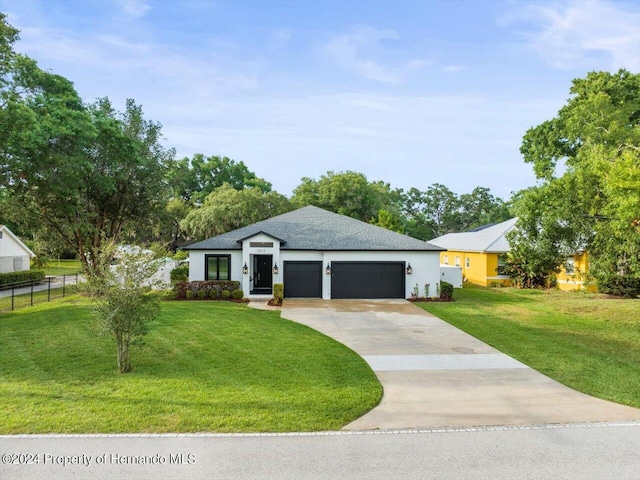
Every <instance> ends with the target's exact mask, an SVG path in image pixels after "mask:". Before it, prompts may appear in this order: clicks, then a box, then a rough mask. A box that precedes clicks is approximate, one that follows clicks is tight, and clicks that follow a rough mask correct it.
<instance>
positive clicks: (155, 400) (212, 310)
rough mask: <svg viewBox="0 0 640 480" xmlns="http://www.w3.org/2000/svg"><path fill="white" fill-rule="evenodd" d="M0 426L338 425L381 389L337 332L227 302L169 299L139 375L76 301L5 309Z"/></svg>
mask: <svg viewBox="0 0 640 480" xmlns="http://www.w3.org/2000/svg"><path fill="white" fill-rule="evenodd" d="M0 343H1V344H2V345H3V349H2V351H1V352H0V386H1V388H0V405H1V406H2V409H3V412H6V415H3V416H2V417H1V418H0V433H47V432H69V433H78V432H85V433H91V432H105V433H106V432H196V431H212V432H213V431H215V432H250V431H251V432H253V431H255V432H264V431H300V430H305V431H313V430H327V429H338V428H340V427H342V426H343V425H345V424H347V423H349V422H350V421H351V420H353V419H355V418H357V417H358V416H360V415H362V414H364V413H365V412H367V411H368V410H370V409H371V408H373V407H374V406H375V405H376V404H377V403H378V402H379V401H380V398H381V394H382V389H381V386H380V384H379V382H378V381H377V379H376V377H375V375H374V374H373V372H372V371H371V369H370V368H369V367H368V365H367V364H366V363H365V362H364V361H363V360H362V359H361V358H360V357H358V356H357V355H356V354H355V353H353V352H352V351H351V350H349V349H347V348H346V347H344V346H343V345H341V344H339V343H337V342H335V341H333V340H332V339H330V338H328V337H326V336H324V335H322V334H319V333H318V332H316V331H314V330H311V329H309V328H307V327H304V326H302V325H298V324H296V323H293V322H289V321H287V320H283V319H281V318H280V317H279V314H278V313H277V312H265V311H258V310H252V309H249V308H247V307H246V306H245V305H237V304H232V303H227V302H164V303H163V304H162V315H161V317H160V318H159V320H158V321H156V322H153V323H152V324H151V331H150V333H149V335H148V336H147V337H146V338H145V344H144V345H143V346H141V347H139V348H136V349H134V350H133V352H132V361H133V366H134V371H133V372H131V373H129V374H125V375H122V374H119V373H117V371H116V365H115V343H114V342H113V340H111V339H110V338H109V337H104V336H98V335H96V331H95V327H94V323H93V320H92V319H91V317H90V315H89V308H88V303H87V301H86V300H85V299H82V298H80V297H72V298H71V299H65V300H60V301H55V302H52V303H50V304H46V305H40V306H37V307H34V308H32V309H25V310H21V311H17V312H13V313H11V314H5V315H2V316H0Z"/></svg>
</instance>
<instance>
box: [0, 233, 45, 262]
mask: <svg viewBox="0 0 640 480" xmlns="http://www.w3.org/2000/svg"><path fill="white" fill-rule="evenodd" d="M35 256H36V254H35V253H33V252H32V251H31V250H30V249H29V247H27V246H26V245H25V244H24V243H22V240H20V239H19V238H18V237H16V236H15V235H14V234H13V232H12V231H11V230H9V229H8V228H7V226H6V225H0V273H10V272H22V271H24V270H29V269H30V268H31V259H32V258H33V257H35Z"/></svg>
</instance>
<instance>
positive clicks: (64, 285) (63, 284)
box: [62, 275, 67, 298]
mask: <svg viewBox="0 0 640 480" xmlns="http://www.w3.org/2000/svg"><path fill="white" fill-rule="evenodd" d="M66 285H67V276H66V275H62V298H64V296H65V295H64V292H65V287H66Z"/></svg>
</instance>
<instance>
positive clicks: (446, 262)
mask: <svg viewBox="0 0 640 480" xmlns="http://www.w3.org/2000/svg"><path fill="white" fill-rule="evenodd" d="M444 264H445V265H449V255H445V256H444Z"/></svg>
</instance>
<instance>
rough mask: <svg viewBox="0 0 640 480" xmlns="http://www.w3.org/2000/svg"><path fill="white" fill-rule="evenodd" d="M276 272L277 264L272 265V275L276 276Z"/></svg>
mask: <svg viewBox="0 0 640 480" xmlns="http://www.w3.org/2000/svg"><path fill="white" fill-rule="evenodd" d="M278 271H279V270H278V264H277V263H274V264H273V274H274V275H277V274H278Z"/></svg>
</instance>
